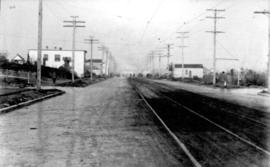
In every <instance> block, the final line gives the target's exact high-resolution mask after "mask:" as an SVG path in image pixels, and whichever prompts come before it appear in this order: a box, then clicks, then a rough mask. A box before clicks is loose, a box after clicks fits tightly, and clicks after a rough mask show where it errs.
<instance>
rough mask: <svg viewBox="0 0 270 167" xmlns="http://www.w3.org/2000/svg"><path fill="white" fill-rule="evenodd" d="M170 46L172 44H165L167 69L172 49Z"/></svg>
mask: <svg viewBox="0 0 270 167" xmlns="http://www.w3.org/2000/svg"><path fill="white" fill-rule="evenodd" d="M172 45H173V44H167V66H168V69H169V67H170V57H171V54H170V52H171V49H172Z"/></svg>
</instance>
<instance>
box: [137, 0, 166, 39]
mask: <svg viewBox="0 0 270 167" xmlns="http://www.w3.org/2000/svg"><path fill="white" fill-rule="evenodd" d="M164 1H165V0H162V1H161V2H160V3H159V5H158V6H157V8H156V10H155V11H154V13H153V14H152V16H151V17H150V19H149V20H148V21H147V22H146V25H145V27H144V30H143V33H142V36H141V38H140V42H142V40H143V38H144V35H145V33H146V30H147V28H148V26H149V24H150V23H151V22H152V20H153V19H154V17H155V15H156V14H157V12H158V10H159V8H160V7H161V5H162V3H163V2H164Z"/></svg>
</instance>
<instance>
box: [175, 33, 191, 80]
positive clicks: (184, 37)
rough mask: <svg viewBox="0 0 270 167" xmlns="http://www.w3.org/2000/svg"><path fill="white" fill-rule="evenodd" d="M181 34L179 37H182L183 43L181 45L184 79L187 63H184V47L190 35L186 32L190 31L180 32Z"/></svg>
mask: <svg viewBox="0 0 270 167" xmlns="http://www.w3.org/2000/svg"><path fill="white" fill-rule="evenodd" d="M178 33H180V34H181V36H178V37H177V38H180V39H181V42H182V44H181V45H180V46H179V47H180V48H181V50H182V81H183V80H184V69H185V63H184V60H185V57H184V49H185V47H187V46H185V39H186V38H188V36H185V35H186V34H188V33H189V32H178Z"/></svg>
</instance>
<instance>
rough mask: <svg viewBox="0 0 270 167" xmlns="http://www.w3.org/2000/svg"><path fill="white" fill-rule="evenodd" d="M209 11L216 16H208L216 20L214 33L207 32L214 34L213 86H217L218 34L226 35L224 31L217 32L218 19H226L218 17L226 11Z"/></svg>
mask: <svg viewBox="0 0 270 167" xmlns="http://www.w3.org/2000/svg"><path fill="white" fill-rule="evenodd" d="M207 11H212V12H214V16H207V17H206V18H208V19H213V20H214V30H213V31H207V32H209V33H213V38H214V39H213V43H214V48H213V85H216V45H217V34H219V33H224V32H222V31H217V20H218V19H224V17H219V16H217V13H218V12H225V9H207Z"/></svg>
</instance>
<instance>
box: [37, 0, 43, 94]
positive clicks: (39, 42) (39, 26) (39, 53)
mask: <svg viewBox="0 0 270 167" xmlns="http://www.w3.org/2000/svg"><path fill="white" fill-rule="evenodd" d="M42 19H43V8H42V0H39V12H38V53H37V54H38V55H37V56H38V57H37V90H40V89H41V50H42Z"/></svg>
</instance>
